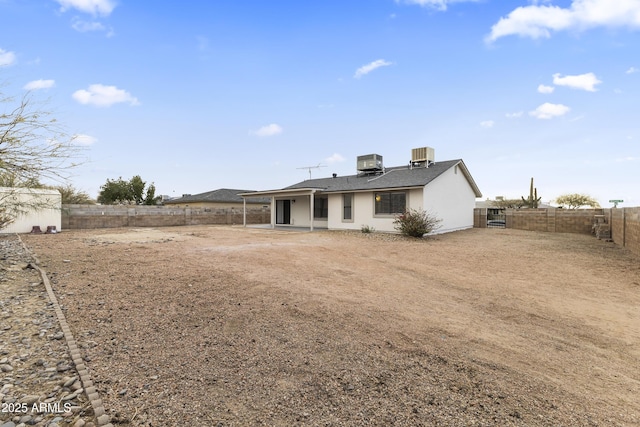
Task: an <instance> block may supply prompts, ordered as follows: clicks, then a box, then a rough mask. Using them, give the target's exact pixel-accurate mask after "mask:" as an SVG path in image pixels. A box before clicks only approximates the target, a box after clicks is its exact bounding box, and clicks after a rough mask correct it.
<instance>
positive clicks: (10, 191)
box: [0, 188, 62, 234]
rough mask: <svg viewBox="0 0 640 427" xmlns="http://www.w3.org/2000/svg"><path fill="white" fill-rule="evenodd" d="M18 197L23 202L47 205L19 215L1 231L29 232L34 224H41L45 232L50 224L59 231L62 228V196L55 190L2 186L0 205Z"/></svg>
mask: <svg viewBox="0 0 640 427" xmlns="http://www.w3.org/2000/svg"><path fill="white" fill-rule="evenodd" d="M13 197H15V198H17V199H19V200H20V201H21V202H22V203H30V202H35V201H36V200H37V199H39V200H38V202H39V203H41V204H46V205H47V206H51V207H46V208H42V209H38V210H30V211H28V212H26V213H23V214H20V215H18V217H17V218H16V219H15V221H13V222H12V223H11V224H9V225H8V226H6V227H5V228H3V229H0V233H4V234H9V233H10V234H13V233H29V232H30V231H31V230H32V228H33V226H34V225H37V226H40V229H41V230H42V231H43V232H44V231H46V230H47V227H48V226H55V227H56V230H57V231H60V230H61V229H62V210H61V208H62V196H61V195H60V193H59V192H58V191H55V190H39V189H16V188H0V205H2V204H3V203H7V202H9V199H10V198H13Z"/></svg>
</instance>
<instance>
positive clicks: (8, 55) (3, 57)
mask: <svg viewBox="0 0 640 427" xmlns="http://www.w3.org/2000/svg"><path fill="white" fill-rule="evenodd" d="M14 62H16V54H15V53H13V52H8V51H6V50H3V49H0V67H2V66H5V65H12V64H13V63H14Z"/></svg>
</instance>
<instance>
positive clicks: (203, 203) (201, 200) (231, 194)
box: [164, 188, 271, 209]
mask: <svg viewBox="0 0 640 427" xmlns="http://www.w3.org/2000/svg"><path fill="white" fill-rule="evenodd" d="M240 193H251V191H250V190H234V189H230V188H220V189H218V190H213V191H207V192H206V193H200V194H193V195H191V194H183V195H182V197H178V198H175V199H170V200H165V201H164V204H165V205H169V206H172V207H176V208H186V207H190V208H215V209H229V208H235V209H243V207H244V206H246V205H245V200H244V199H243V198H242V197H241V196H239V194H240ZM246 203H247V204H248V205H250V206H251V207H253V208H264V209H269V206H270V204H271V199H270V198H268V197H254V198H251V199H250V200H247V201H246Z"/></svg>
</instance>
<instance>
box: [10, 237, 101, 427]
mask: <svg viewBox="0 0 640 427" xmlns="http://www.w3.org/2000/svg"><path fill="white" fill-rule="evenodd" d="M17 236H18V239H19V240H20V244H21V245H22V247H23V248H24V249H25V251H26V252H27V253H29V254H31V257H32V258H33V260H34V264H33V265H32V267H33V268H34V269H35V270H37V271H38V273H40V277H41V278H42V282H43V283H44V287H45V289H46V290H47V295H48V296H49V300H50V301H51V304H52V305H53V309H54V311H55V313H56V316H57V318H58V323H59V324H60V328H61V329H62V333H63V334H64V338H65V340H66V341H67V347H68V348H69V354H70V355H71V360H72V361H73V364H74V366H75V368H76V371H77V372H78V375H79V376H80V381H81V382H82V387H83V388H84V393H85V394H86V395H87V398H88V399H89V402H90V403H91V407H92V408H93V412H94V415H95V417H96V421H97V423H98V426H102V427H113V424H111V418H110V417H109V416H108V415H107V414H106V413H105V410H104V405H103V404H102V399H100V396H99V395H98V391H97V390H96V388H95V386H94V385H93V381H92V380H91V375H90V374H89V370H88V369H87V367H86V366H85V364H84V360H83V359H82V355H81V354H80V350H79V349H78V345H77V344H76V341H75V339H74V338H73V334H72V333H71V328H70V327H69V324H68V323H67V319H66V317H65V316H64V313H63V312H62V308H61V307H60V304H59V303H58V299H57V298H56V295H55V293H54V292H53V288H52V287H51V282H49V278H48V277H47V273H46V272H45V270H44V269H43V268H42V267H40V260H39V259H38V258H37V257H36V256H35V254H34V253H33V252H31V251H30V250H29V248H27V246H26V245H25V244H24V242H23V241H22V239H21V238H20V235H17Z"/></svg>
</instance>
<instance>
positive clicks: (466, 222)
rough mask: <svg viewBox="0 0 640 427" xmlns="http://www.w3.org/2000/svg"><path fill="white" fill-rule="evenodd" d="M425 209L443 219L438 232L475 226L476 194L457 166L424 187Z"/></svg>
mask: <svg viewBox="0 0 640 427" xmlns="http://www.w3.org/2000/svg"><path fill="white" fill-rule="evenodd" d="M424 199H425V201H426V202H425V206H424V210H425V211H427V212H428V213H430V214H432V215H434V216H435V217H437V218H439V219H441V220H442V222H441V223H440V228H439V229H438V230H436V233H447V232H450V231H456V230H463V229H467V228H473V209H474V208H475V203H476V195H475V194H474V192H473V190H472V189H471V187H470V186H469V185H468V184H467V179H466V177H465V176H464V174H463V173H462V171H460V170H459V168H458V166H455V167H453V168H451V169H449V170H447V171H446V172H445V173H443V174H442V175H440V176H438V177H437V178H436V179H435V180H433V182H431V183H430V184H429V185H427V186H426V187H425V188H424Z"/></svg>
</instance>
